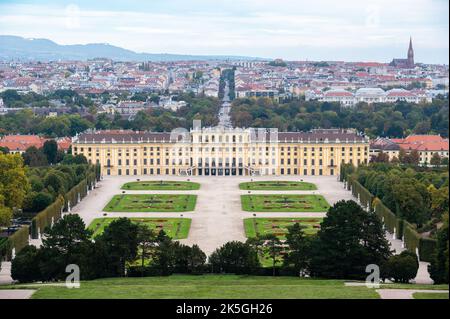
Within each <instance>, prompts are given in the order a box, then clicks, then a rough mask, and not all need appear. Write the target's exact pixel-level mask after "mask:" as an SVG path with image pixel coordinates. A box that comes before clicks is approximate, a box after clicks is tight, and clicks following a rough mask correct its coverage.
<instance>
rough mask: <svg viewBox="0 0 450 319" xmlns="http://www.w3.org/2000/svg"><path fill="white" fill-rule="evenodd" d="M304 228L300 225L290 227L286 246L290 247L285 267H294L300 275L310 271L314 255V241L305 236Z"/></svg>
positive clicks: (285, 257)
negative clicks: (312, 250)
mask: <svg viewBox="0 0 450 319" xmlns="http://www.w3.org/2000/svg"><path fill="white" fill-rule="evenodd" d="M303 228H304V227H303V226H301V225H300V224H299V223H295V224H294V225H293V226H290V227H288V234H287V235H286V242H285V244H287V245H288V246H289V250H288V252H287V254H286V255H285V256H284V260H283V266H284V267H293V268H294V269H295V272H296V273H297V274H299V275H302V274H304V273H306V272H307V271H308V269H309V265H310V259H311V254H312V252H311V242H312V240H313V239H312V238H311V237H308V236H306V235H305V233H304V231H303Z"/></svg>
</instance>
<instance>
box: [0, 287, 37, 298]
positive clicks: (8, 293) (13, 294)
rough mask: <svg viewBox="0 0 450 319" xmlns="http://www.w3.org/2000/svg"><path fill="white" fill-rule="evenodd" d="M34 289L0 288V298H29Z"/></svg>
mask: <svg viewBox="0 0 450 319" xmlns="http://www.w3.org/2000/svg"><path fill="white" fill-rule="evenodd" d="M35 291H36V290H32V289H0V299H30V298H31V295H32V294H33V293H34V292H35Z"/></svg>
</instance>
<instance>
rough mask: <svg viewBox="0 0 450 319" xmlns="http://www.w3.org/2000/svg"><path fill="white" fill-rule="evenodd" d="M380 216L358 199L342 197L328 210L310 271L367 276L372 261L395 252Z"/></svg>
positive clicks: (324, 274)
mask: <svg viewBox="0 0 450 319" xmlns="http://www.w3.org/2000/svg"><path fill="white" fill-rule="evenodd" d="M384 235H385V234H384V230H383V226H382V224H381V221H380V220H379V218H378V217H377V216H376V215H375V214H374V213H372V212H366V211H365V210H363V209H362V208H361V206H359V205H358V204H357V203H356V202H354V201H352V200H350V201H339V202H337V203H336V204H335V205H334V206H333V207H331V208H330V209H329V210H328V213H327V216H326V217H325V218H324V219H323V222H322V224H321V229H320V230H319V232H318V233H317V238H316V239H315V240H314V241H313V243H312V246H311V264H310V272H311V274H312V275H313V276H319V277H325V278H358V279H361V278H363V277H365V276H366V273H365V267H366V266H367V265H369V264H377V265H381V264H383V263H384V262H385V261H386V260H387V258H388V257H389V256H390V255H391V252H390V250H389V243H388V241H387V240H386V238H385V237H384Z"/></svg>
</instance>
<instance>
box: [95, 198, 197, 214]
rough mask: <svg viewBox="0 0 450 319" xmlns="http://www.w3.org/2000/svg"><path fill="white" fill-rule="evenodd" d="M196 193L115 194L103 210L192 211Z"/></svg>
mask: <svg viewBox="0 0 450 319" xmlns="http://www.w3.org/2000/svg"><path fill="white" fill-rule="evenodd" d="M196 201H197V196H196V195H170V194H169V195H168V194H132V195H131V194H122V195H115V196H114V197H113V198H112V199H111V201H110V202H109V203H108V204H107V205H106V206H105V208H104V209H103V210H104V211H105V212H187V211H193V210H194V208H195V203H196Z"/></svg>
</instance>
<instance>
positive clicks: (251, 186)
mask: <svg viewBox="0 0 450 319" xmlns="http://www.w3.org/2000/svg"><path fill="white" fill-rule="evenodd" d="M239 188H240V189H244V190H280V191H281V190H287V191H297V190H300V191H303V190H307V191H309V190H316V189H317V187H316V185H314V184H313V183H307V182H289V181H262V182H247V183H241V184H239Z"/></svg>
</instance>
